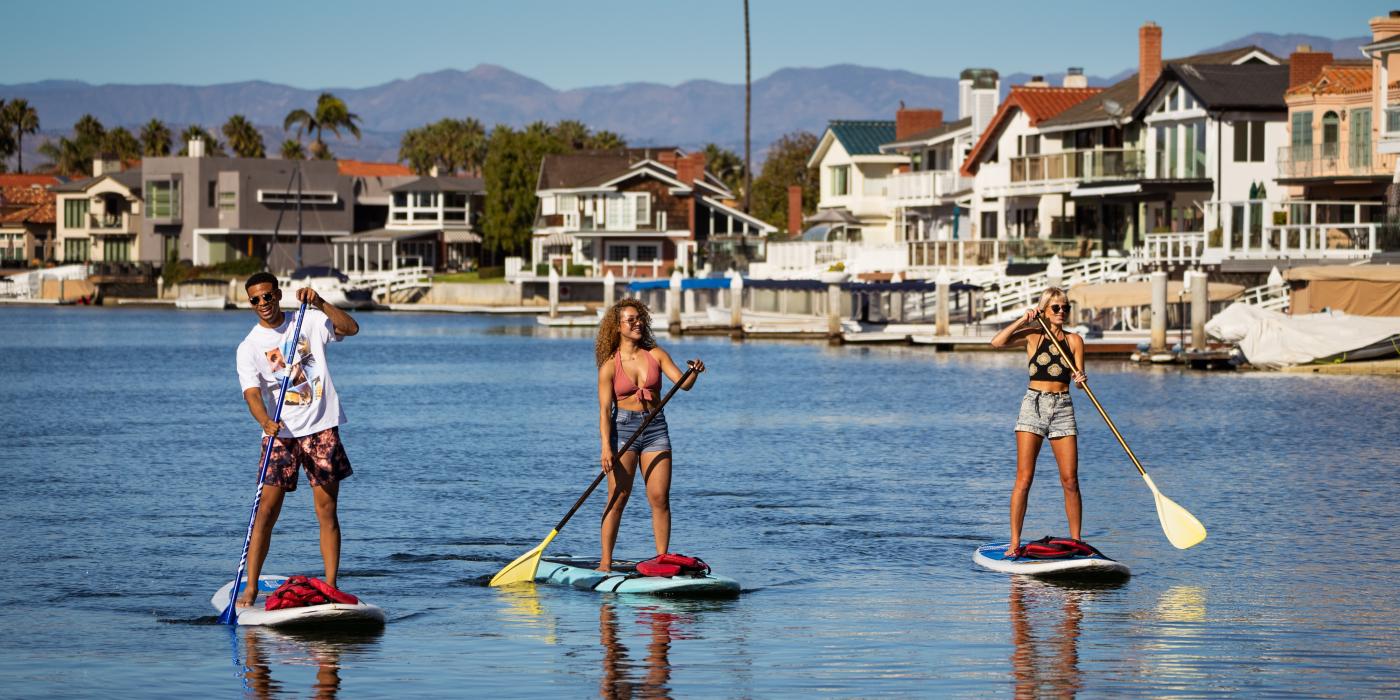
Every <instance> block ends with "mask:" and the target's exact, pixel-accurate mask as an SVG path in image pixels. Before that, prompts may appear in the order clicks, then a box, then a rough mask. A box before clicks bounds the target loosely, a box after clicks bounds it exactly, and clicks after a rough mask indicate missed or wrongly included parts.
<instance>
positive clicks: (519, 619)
mask: <svg viewBox="0 0 1400 700" xmlns="http://www.w3.org/2000/svg"><path fill="white" fill-rule="evenodd" d="M493 590H495V591H496V593H497V595H499V596H500V598H501V601H502V602H504V603H505V607H504V608H502V609H501V618H502V620H503V621H504V622H505V623H506V624H508V625H511V626H513V627H523V628H525V630H526V631H527V632H528V633H529V634H527V635H526V636H530V637H537V638H539V639H540V641H542V642H544V643H545V644H557V643H558V642H559V618H558V617H556V616H554V615H551V614H550V613H549V609H548V608H546V607H545V604H544V600H543V599H542V598H541V597H540V593H539V589H538V588H537V587H536V586H535V584H533V583H526V584H521V585H514V586H502V587H499V588H495V589H493Z"/></svg>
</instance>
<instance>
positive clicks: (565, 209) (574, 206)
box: [559, 194, 578, 214]
mask: <svg viewBox="0 0 1400 700" xmlns="http://www.w3.org/2000/svg"><path fill="white" fill-rule="evenodd" d="M577 211H578V195H576V194H561V195H559V213H560V214H570V213H574V212H577Z"/></svg>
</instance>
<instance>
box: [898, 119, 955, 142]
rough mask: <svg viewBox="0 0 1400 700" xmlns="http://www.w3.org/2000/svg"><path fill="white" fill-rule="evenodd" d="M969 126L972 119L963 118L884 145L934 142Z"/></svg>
mask: <svg viewBox="0 0 1400 700" xmlns="http://www.w3.org/2000/svg"><path fill="white" fill-rule="evenodd" d="M969 126H972V117H963V118H962V119H955V120H953V121H950V122H944V123H943V124H942V125H941V126H935V127H933V128H932V129H925V130H923V131H920V132H917V133H913V134H910V135H908V136H905V137H904V138H902V139H899V140H898V141H888V142H886V143H884V144H882V145H885V146H889V145H891V144H896V143H899V144H913V143H922V142H924V141H932V140H933V139H936V138H938V137H940V136H945V135H947V134H951V133H953V132H954V131H959V130H961V129H966V128H967V127H969Z"/></svg>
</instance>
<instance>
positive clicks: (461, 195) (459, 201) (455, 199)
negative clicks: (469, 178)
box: [443, 192, 467, 209]
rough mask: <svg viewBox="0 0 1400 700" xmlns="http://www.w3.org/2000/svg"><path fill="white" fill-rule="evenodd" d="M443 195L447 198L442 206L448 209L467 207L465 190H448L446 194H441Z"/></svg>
mask: <svg viewBox="0 0 1400 700" xmlns="http://www.w3.org/2000/svg"><path fill="white" fill-rule="evenodd" d="M443 197H444V198H445V199H446V200H447V202H446V204H445V205H444V206H446V207H447V208H449V209H466V208H467V193H466V192H448V193H447V194H445V195H443Z"/></svg>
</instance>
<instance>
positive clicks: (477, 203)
mask: <svg viewBox="0 0 1400 700" xmlns="http://www.w3.org/2000/svg"><path fill="white" fill-rule="evenodd" d="M343 173H344V169H342V174H343ZM387 179H389V178H388V177H385V178H383V180H387ZM394 179H396V180H400V181H399V182H397V183H396V184H393V185H392V186H389V187H386V188H384V189H383V191H384V192H385V194H387V195H388V197H387V200H388V207H387V214H386V217H385V221H384V223H383V224H382V225H381V226H379V227H377V228H370V229H367V230H357V231H356V232H355V233H351V234H348V235H344V236H338V237H335V238H332V239H331V243H332V245H333V246H334V250H333V252H332V263H333V265H334V266H335V267H338V268H342V269H344V270H347V271H352V270H353V271H360V272H367V271H371V270H383V269H389V268H392V269H397V268H399V267H420V266H426V267H429V268H432V269H434V270H447V269H453V270H460V269H467V268H472V267H475V266H476V261H477V258H478V257H479V254H480V250H481V234H480V233H479V232H478V227H479V224H480V218H481V210H482V208H483V206H484V204H485V188H484V187H483V186H482V181H481V178H476V177H438V176H425V177H412V176H410V177H406V178H405V177H401V176H394ZM383 180H381V182H382V181H383ZM375 184H376V185H377V184H379V183H375ZM362 186H363V187H364V189H362ZM372 187H373V186H371V185H370V184H369V183H368V182H367V181H360V182H357V183H356V185H355V190H356V193H357V194H356V206H355V220H356V222H357V223H358V222H361V221H363V220H365V219H366V218H368V217H366V216H365V215H363V214H362V213H361V210H362V209H368V208H370V207H371V206H372V205H371V204H370V203H369V201H368V200H369V199H370V197H371V196H372V195H371V192H372V191H373V189H372ZM362 194H363V195H364V196H361V195H362ZM386 251H387V257H386V255H385V253H386Z"/></svg>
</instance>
